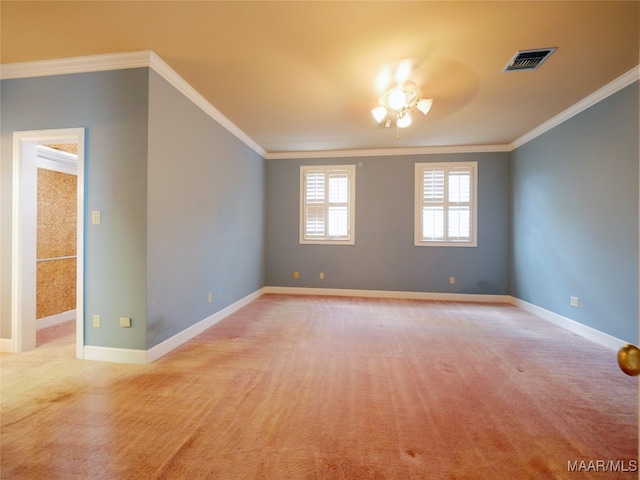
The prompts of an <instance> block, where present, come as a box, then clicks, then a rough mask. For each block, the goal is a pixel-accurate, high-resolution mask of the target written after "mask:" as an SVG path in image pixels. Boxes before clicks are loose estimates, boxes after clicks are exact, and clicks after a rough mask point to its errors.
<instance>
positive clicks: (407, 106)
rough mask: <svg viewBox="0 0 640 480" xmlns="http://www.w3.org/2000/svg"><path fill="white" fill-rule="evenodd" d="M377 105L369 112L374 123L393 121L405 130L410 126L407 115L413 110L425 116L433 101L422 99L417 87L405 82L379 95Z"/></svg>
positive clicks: (393, 85)
mask: <svg viewBox="0 0 640 480" xmlns="http://www.w3.org/2000/svg"><path fill="white" fill-rule="evenodd" d="M378 103H379V106H378V107H376V108H374V109H373V110H371V114H372V115H373V117H374V118H375V119H376V122H378V123H382V122H383V121H384V120H385V119H386V120H387V123H389V121H393V120H395V124H396V126H397V127H398V128H407V127H408V126H409V125H411V116H410V115H409V113H410V112H412V111H413V110H419V111H420V112H421V113H422V114H423V115H426V114H427V113H428V112H429V110H430V109H431V106H432V105H433V99H431V98H422V94H421V93H420V90H419V89H418V86H417V85H416V84H415V83H414V82H412V81H410V80H407V81H403V82H395V83H392V84H391V85H389V87H388V88H387V89H386V90H385V92H384V93H383V94H382V95H380V98H379V100H378Z"/></svg>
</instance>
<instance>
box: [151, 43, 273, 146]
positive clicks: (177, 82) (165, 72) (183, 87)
mask: <svg viewBox="0 0 640 480" xmlns="http://www.w3.org/2000/svg"><path fill="white" fill-rule="evenodd" d="M148 66H149V67H150V68H151V69H153V70H154V71H155V72H156V73H157V74H158V75H160V76H161V77H162V78H164V79H165V80H166V81H167V82H169V83H170V84H171V85H173V87H174V88H175V89H176V90H178V91H179V92H180V93H182V94H183V95H184V96H185V97H187V98H188V99H189V100H191V101H192V102H193V103H194V104H195V105H196V106H198V107H200V109H201V110H202V111H204V113H206V114H207V115H209V116H210V117H211V118H212V119H214V120H215V121H216V122H218V123H219V124H220V125H222V126H223V127H224V128H226V129H227V130H228V131H229V132H231V133H232V134H233V135H235V136H236V137H237V138H239V139H240V140H242V142H244V143H245V144H246V145H247V146H248V147H250V148H251V149H252V150H254V151H255V152H256V153H257V154H259V155H260V156H262V157H264V156H265V155H266V153H267V152H266V151H265V150H264V149H263V148H262V147H261V146H260V145H258V144H257V143H256V142H255V141H254V140H253V139H252V138H251V137H249V135H247V134H246V133H244V132H243V131H242V130H240V129H239V128H238V127H237V126H236V125H235V124H234V123H233V122H231V120H229V119H228V118H227V117H225V116H224V115H223V114H222V113H220V111H219V110H218V109H217V108H215V107H214V106H213V105H211V103H209V101H208V100H207V99H206V98H204V97H203V96H202V95H200V94H199V93H198V91H197V90H196V89H195V88H193V87H192V86H191V85H189V83H187V81H186V80H185V79H184V78H182V77H181V76H180V75H178V74H177V73H176V71H175V70H173V69H172V68H171V67H170V66H169V65H168V64H167V63H166V62H165V61H164V60H162V59H161V58H160V57H159V56H158V55H156V54H155V53H154V52H150V57H149V65H148Z"/></svg>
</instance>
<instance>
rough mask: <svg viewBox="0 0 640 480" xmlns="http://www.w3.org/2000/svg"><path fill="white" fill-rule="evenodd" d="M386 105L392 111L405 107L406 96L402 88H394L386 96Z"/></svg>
mask: <svg viewBox="0 0 640 480" xmlns="http://www.w3.org/2000/svg"><path fill="white" fill-rule="evenodd" d="M386 101H387V104H388V105H389V106H390V107H391V108H392V109H394V110H400V109H401V108H406V107H407V95H406V92H405V91H404V90H402V88H394V89H393V90H391V91H389V92H388V94H387V100H386Z"/></svg>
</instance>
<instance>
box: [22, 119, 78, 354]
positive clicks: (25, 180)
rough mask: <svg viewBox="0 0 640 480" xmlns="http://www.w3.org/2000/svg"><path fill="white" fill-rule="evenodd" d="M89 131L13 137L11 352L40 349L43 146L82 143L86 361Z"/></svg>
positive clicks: (36, 132)
mask: <svg viewBox="0 0 640 480" xmlns="http://www.w3.org/2000/svg"><path fill="white" fill-rule="evenodd" d="M84 136H85V129H84V128H64V129H54V130H31V131H23V132H14V133H13V212H12V213H13V222H12V258H11V265H12V268H11V350H12V351H13V352H15V353H18V352H22V351H25V350H30V349H32V348H35V346H36V227H37V224H36V201H37V199H36V187H37V146H38V145H46V144H55V143H58V144H59V143H75V144H77V145H78V182H77V184H78V192H77V198H78V199H77V201H78V215H77V222H78V230H77V260H76V262H77V263H76V266H77V268H76V272H77V273H76V356H77V357H78V358H84Z"/></svg>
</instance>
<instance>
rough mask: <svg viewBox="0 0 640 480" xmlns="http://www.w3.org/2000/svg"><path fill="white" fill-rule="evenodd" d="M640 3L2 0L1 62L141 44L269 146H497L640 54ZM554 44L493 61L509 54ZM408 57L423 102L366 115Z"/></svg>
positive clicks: (278, 149) (280, 149) (274, 151)
mask: <svg viewBox="0 0 640 480" xmlns="http://www.w3.org/2000/svg"><path fill="white" fill-rule="evenodd" d="M639 7H640V2H638V1H623V2H616V1H602V2H600V1H586V2H579V1H550V2H542V1H531V2H510V1H498V2H485V1H470V2H457V1H456V2H454V1H436V2H421V1H409V2H401V1H381V2H368V1H356V2H347V1H333V2H332V1H319V2H306V1H305V2H303V1H300V2H298V1H283V2H272V1H257V2H248V1H226V2H214V1H193V2H192V1H175V2H171V1H141V2H129V1H125V2H118V1H112V2H97V1H84V2H57V1H45V2H31V1H6V0H3V1H2V2H1V3H0V9H1V10H0V14H1V17H0V22H1V24H0V25H1V37H0V39H1V44H0V49H1V50H0V53H1V57H0V59H1V62H2V63H3V64H6V63H15V62H27V61H36V60H46V59H53V58H65V57H74V56H84V55H94V54H104V53H117V52H129V51H139V50H153V51H154V52H155V53H156V54H157V55H159V56H160V57H161V58H162V59H163V60H164V61H165V62H166V63H168V64H169V65H170V66H171V67H172V68H173V69H174V70H175V71H176V72H177V73H178V74H179V75H181V76H182V77H183V78H184V79H185V80H186V81H187V82H188V83H189V84H191V86H193V87H194V88H195V89H196V90H197V91H198V92H199V93H200V94H201V95H203V96H204V97H205V98H206V99H207V100H208V101H209V102H210V103H211V104H212V105H213V106H214V107H215V108H216V109H218V110H219V111H220V112H221V113H222V114H223V115H224V116H226V117H227V118H228V119H229V120H230V121H231V122H233V123H234V124H235V125H236V126H237V127H238V128H239V129H240V130H242V131H243V132H244V133H245V134H246V135H248V136H249V137H251V139H253V140H254V141H255V142H256V143H257V144H258V145H260V147H261V148H262V149H264V150H265V151H266V152H268V154H270V155H275V156H277V155H278V154H282V153H286V152H309V151H318V150H321V151H325V150H340V151H343V150H352V149H367V150H369V149H397V148H406V147H439V146H457V147H461V146H462V147H464V146H482V145H509V144H511V143H512V142H514V141H516V140H517V139H519V138H521V137H522V136H523V135H525V134H527V133H528V132H531V131H532V130H534V129H535V128H536V127H538V126H539V125H541V124H543V123H545V122H546V121H548V120H549V119H551V118H553V117H555V116H556V115H558V114H560V113H561V112H563V111H564V110H566V109H568V108H570V107H572V106H573V105H575V104H576V103H577V102H579V101H581V100H582V99H584V98H585V97H587V96H589V95H590V94H592V93H594V92H595V91H597V90H598V89H600V88H601V87H603V86H604V85H606V84H608V83H609V82H611V81H613V80H615V79H616V78H618V77H620V76H621V75H623V74H625V73H627V72H629V71H630V70H632V69H633V68H635V67H637V65H638V63H639V61H640V53H639V50H640V49H639V46H640V39H639V33H638V32H639V30H640V8H639ZM547 47H557V48H558V49H557V51H556V52H555V53H553V55H552V56H551V57H550V58H549V59H548V60H547V61H546V62H545V63H544V64H543V65H542V66H541V67H540V68H539V69H537V70H533V71H524V72H510V73H503V72H502V70H503V68H504V66H505V65H506V63H507V62H508V61H509V60H510V59H511V58H512V56H513V55H514V54H515V53H516V51H518V50H524V49H533V48H547ZM406 59H408V60H410V61H411V63H412V65H413V71H412V74H411V76H410V78H411V79H412V80H414V81H415V82H416V83H418V84H419V86H420V87H421V89H422V91H423V94H424V96H426V97H430V98H433V99H434V103H433V108H432V109H431V112H430V113H429V114H428V115H427V116H426V117H422V116H421V115H419V114H417V115H414V116H413V118H414V123H413V125H412V126H410V127H409V128H408V129H406V130H401V131H400V139H399V140H398V139H396V132H395V129H394V128H391V129H383V128H380V127H378V126H377V125H376V123H375V121H374V120H373V117H372V116H371V113H370V110H371V109H372V108H374V107H375V106H376V103H377V98H378V95H379V93H378V91H377V90H376V78H377V76H378V75H379V73H380V72H381V71H382V70H383V69H384V68H392V69H393V67H394V66H396V65H397V64H398V63H399V62H401V61H403V60H406Z"/></svg>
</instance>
